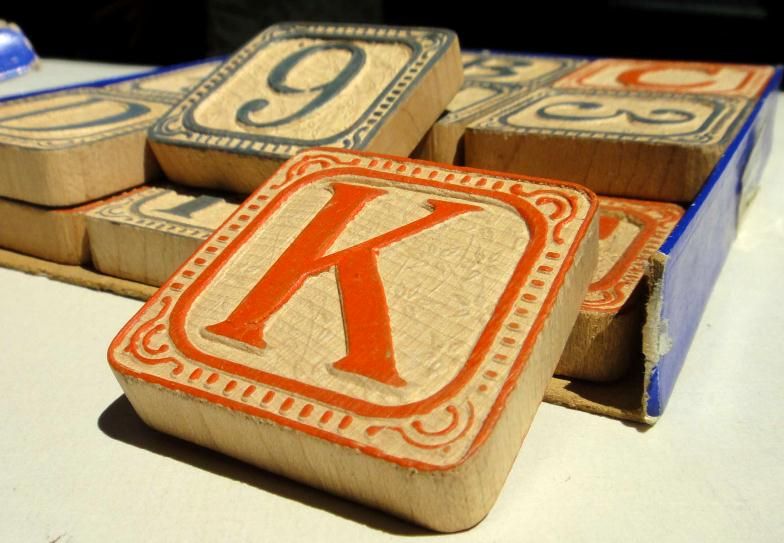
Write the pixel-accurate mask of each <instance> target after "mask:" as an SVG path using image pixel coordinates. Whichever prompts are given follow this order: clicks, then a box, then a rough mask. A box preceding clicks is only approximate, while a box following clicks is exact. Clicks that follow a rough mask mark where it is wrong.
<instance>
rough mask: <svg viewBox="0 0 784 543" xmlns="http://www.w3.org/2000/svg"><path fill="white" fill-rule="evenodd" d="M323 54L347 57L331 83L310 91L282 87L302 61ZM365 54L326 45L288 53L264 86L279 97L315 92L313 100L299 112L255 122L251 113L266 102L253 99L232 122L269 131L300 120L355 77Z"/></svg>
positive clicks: (341, 45)
mask: <svg viewBox="0 0 784 543" xmlns="http://www.w3.org/2000/svg"><path fill="white" fill-rule="evenodd" d="M324 51H345V52H347V53H349V54H350V55H351V56H350V58H349V60H348V62H347V63H346V64H345V66H343V68H342V69H341V70H340V71H339V72H338V73H337V74H336V75H335V77H334V78H332V80H330V81H327V82H326V83H322V84H320V85H315V86H313V87H310V88H296V87H292V86H289V85H288V84H287V83H286V79H287V78H288V76H289V74H290V73H291V71H292V70H293V69H294V68H295V67H296V66H297V65H299V64H300V63H301V62H302V61H304V60H305V59H307V58H308V57H310V56H312V55H316V54H319V53H322V52H324ZM365 58H366V55H365V51H364V50H362V48H360V47H357V46H356V45H354V44H351V43H326V44H320V45H313V46H310V47H305V48H303V49H300V50H299V51H297V52H295V53H292V54H291V55H289V56H288V57H286V58H284V59H283V60H281V61H280V62H279V63H278V64H277V65H276V66H275V67H274V68H273V69H272V70H271V71H270V73H269V76H268V77H267V84H268V85H269V87H270V89H272V90H273V91H274V92H275V93H277V94H279V95H296V94H304V93H313V92H316V93H318V94H316V96H315V97H314V98H313V100H311V101H310V102H308V103H307V104H306V105H305V106H304V107H303V108H302V109H300V110H299V111H296V112H294V113H292V114H291V115H287V116H285V117H282V118H280V119H275V120H272V121H265V122H257V121H254V120H253V119H252V116H253V115H254V114H255V113H258V112H260V111H262V110H263V109H265V108H266V107H267V106H268V105H269V104H270V100H269V99H267V98H257V99H254V100H249V101H247V102H245V103H244V104H243V105H242V106H241V107H240V108H239V109H238V110H237V115H236V119H237V122H239V123H241V124H244V125H247V126H252V127H254V128H270V127H274V126H281V125H285V124H287V123H290V122H291V121H294V120H296V119H299V118H301V117H304V116H305V115H307V114H308V113H310V112H311V111H313V110H314V109H316V108H319V107H321V106H323V105H324V104H325V103H327V102H328V101H329V100H331V99H332V98H333V97H334V96H335V95H336V94H338V93H339V92H340V91H341V90H343V88H345V86H346V85H348V83H349V82H350V81H351V80H352V79H354V77H356V75H357V74H358V73H359V72H360V71H361V70H362V67H363V66H364V65H365Z"/></svg>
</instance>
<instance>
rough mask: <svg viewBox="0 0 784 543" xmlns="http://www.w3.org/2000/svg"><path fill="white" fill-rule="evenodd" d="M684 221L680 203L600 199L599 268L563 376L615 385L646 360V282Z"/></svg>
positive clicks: (562, 367) (564, 360)
mask: <svg viewBox="0 0 784 543" xmlns="http://www.w3.org/2000/svg"><path fill="white" fill-rule="evenodd" d="M682 216H683V209H682V208H680V207H679V206H677V205H675V204H668V203H662V202H646V201H642V200H624V199H620V198H609V197H606V196H600V197H599V263H598V265H597V266H596V269H595V270H594V272H593V278H592V281H593V282H592V283H591V286H590V287H588V295H587V296H586V297H585V300H584V301H583V305H582V308H581V310H580V315H579V317H577V323H576V324H575V325H574V328H573V329H572V335H571V336H570V337H569V342H568V343H567V344H566V348H565V349H564V353H563V355H562V356H561V361H560V362H559V363H558V369H557V370H556V373H557V374H559V375H564V376H567V377H574V378H577V379H585V380H589V381H613V380H615V379H618V378H620V377H622V376H623V375H625V374H626V372H627V370H628V369H629V366H630V364H631V363H632V362H634V361H636V360H635V357H638V358H639V357H642V326H643V321H644V319H645V302H646V300H645V293H644V292H643V291H642V289H641V288H640V285H641V280H642V278H643V274H644V273H645V271H646V269H647V267H648V259H649V258H650V257H651V256H652V255H653V254H654V253H655V252H656V251H657V250H658V249H659V247H661V245H662V243H664V240H665V239H666V238H667V236H668V235H669V234H670V232H672V230H673V228H675V225H676V224H677V223H678V221H679V220H680V218H681V217H682Z"/></svg>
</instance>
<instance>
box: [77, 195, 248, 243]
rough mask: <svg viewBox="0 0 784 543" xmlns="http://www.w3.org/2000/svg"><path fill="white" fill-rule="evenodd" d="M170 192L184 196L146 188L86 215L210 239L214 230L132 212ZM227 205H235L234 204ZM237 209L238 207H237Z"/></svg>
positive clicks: (183, 235)
mask: <svg viewBox="0 0 784 543" xmlns="http://www.w3.org/2000/svg"><path fill="white" fill-rule="evenodd" d="M168 192H172V193H180V194H184V193H183V192H182V191H178V190H173V189H167V188H163V187H145V188H144V189H143V190H141V191H139V192H135V193H133V194H128V195H127V196H125V197H121V198H118V199H116V200H113V201H111V202H108V203H106V204H104V205H101V206H100V207H97V208H95V209H93V210H91V211H89V212H88V213H86V215H87V216H88V217H91V218H94V219H102V220H108V221H110V222H113V223H117V224H129V225H132V226H138V227H141V228H149V229H152V230H156V231H159V232H163V233H166V234H171V235H173V236H182V237H187V238H195V239H201V240H205V239H207V238H208V237H210V235H211V234H212V233H213V232H214V229H213V228H208V227H201V226H194V225H189V224H185V223H181V222H178V221H173V220H166V219H162V218H160V217H153V216H149V215H142V214H134V213H132V212H131V207H132V206H133V205H134V204H136V203H141V202H143V201H144V200H151V199H153V198H157V197H158V196H160V195H162V194H164V193H168ZM188 195H189V194H188ZM226 203H228V204H231V205H234V204H232V202H226ZM235 207H237V206H236V205H235ZM227 217H228V215H227Z"/></svg>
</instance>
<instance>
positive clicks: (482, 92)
mask: <svg viewBox="0 0 784 543" xmlns="http://www.w3.org/2000/svg"><path fill="white" fill-rule="evenodd" d="M462 58H463V76H464V77H465V79H464V81H463V86H462V87H461V88H460V92H458V93H457V95H456V96H455V97H454V98H453V99H452V101H451V102H449V105H447V107H446V111H445V112H444V114H443V115H442V116H441V118H440V119H438V122H436V124H434V125H433V127H432V128H431V129H430V130H429V131H428V133H427V135H426V136H425V137H424V139H423V140H422V142H421V143H420V144H419V146H418V147H417V151H416V152H415V154H414V155H412V156H415V157H416V158H422V159H425V160H432V161H434V162H441V163H444V164H463V162H464V160H463V133H464V132H465V128H466V126H468V125H469V124H470V123H471V122H472V121H475V120H477V119H480V118H482V117H484V116H486V115H488V114H490V113H492V112H493V111H495V110H496V109H498V108H499V107H501V106H502V105H503V104H504V103H505V102H507V101H508V100H510V99H511V98H514V97H515V96H520V95H522V94H525V93H527V92H530V91H532V90H534V89H537V88H539V87H542V86H544V85H548V84H550V83H552V82H553V81H556V80H557V79H558V78H560V77H563V76H565V75H566V74H569V73H571V72H572V71H573V70H574V69H575V68H577V67H578V66H580V65H582V64H584V63H585V61H583V60H580V59H576V58H568V57H553V56H535V55H511V54H500V53H491V52H488V51H482V52H465V51H464V52H463V54H462Z"/></svg>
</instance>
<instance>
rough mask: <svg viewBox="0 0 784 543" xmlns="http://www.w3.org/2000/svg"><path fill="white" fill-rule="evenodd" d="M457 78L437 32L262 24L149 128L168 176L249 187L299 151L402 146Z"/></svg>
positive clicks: (401, 150) (453, 43)
mask: <svg viewBox="0 0 784 543" xmlns="http://www.w3.org/2000/svg"><path fill="white" fill-rule="evenodd" d="M461 83H462V67H461V62H460V50H459V46H458V42H457V37H456V36H455V35H454V33H452V32H450V31H445V30H435V29H423V28H396V27H380V26H362V25H324V24H282V25H276V26H273V27H270V28H269V29H267V30H266V31H265V32H263V33H262V34H260V35H259V36H258V37H257V38H255V39H254V40H252V41H251V42H250V43H249V44H248V45H246V46H245V47H243V48H242V49H241V50H240V51H239V52H238V53H237V54H236V55H235V56H234V57H232V58H231V59H230V60H228V61H227V62H226V63H225V64H224V65H223V66H222V67H221V68H220V69H219V70H218V71H217V72H215V73H214V74H212V76H211V77H209V78H208V79H207V80H206V81H204V82H203V83H202V84H201V85H200V86H199V87H197V89H196V90H195V91H193V92H192V93H191V94H190V95H189V96H188V97H187V98H186V99H185V100H184V101H183V102H181V103H180V104H179V105H178V106H177V107H176V108H174V109H173V110H172V111H171V112H170V114H169V115H167V116H166V117H165V118H163V119H161V120H160V122H158V123H157V124H156V125H155V126H154V127H153V128H152V129H151V131H150V142H151V144H152V146H153V149H154V151H155V154H156V156H157V157H158V159H159V161H160V162H161V165H162V167H163V169H164V171H165V173H166V174H167V176H168V177H169V178H170V179H172V180H175V181H179V182H182V183H187V184H191V185H197V186H204V187H214V188H227V189H231V190H235V191H239V192H250V191H251V190H253V189H254V188H255V187H257V186H258V185H259V184H261V183H262V182H263V181H264V180H265V179H266V178H267V177H268V176H269V175H271V174H272V173H273V172H274V171H275V169H277V167H278V166H280V163H281V162H283V161H284V160H286V159H287V158H289V157H291V156H292V155H293V154H295V153H296V152H298V151H299V150H300V149H303V148H308V147H314V146H332V147H340V148H346V149H364V150H370V151H377V152H385V153H392V154H397V155H402V156H407V155H408V154H409V153H410V152H411V151H412V150H413V149H414V147H415V146H416V144H417V143H418V142H419V140H420V139H421V138H422V136H423V135H424V134H425V133H426V132H427V130H428V129H429V128H430V126H431V125H432V124H433V122H434V121H435V120H436V119H437V117H438V115H439V114H440V113H441V112H442V111H443V110H444V107H446V105H447V104H448V103H449V101H450V100H451V99H452V97H453V96H454V95H455V93H456V92H457V91H458V89H459V88H460V84H461Z"/></svg>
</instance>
